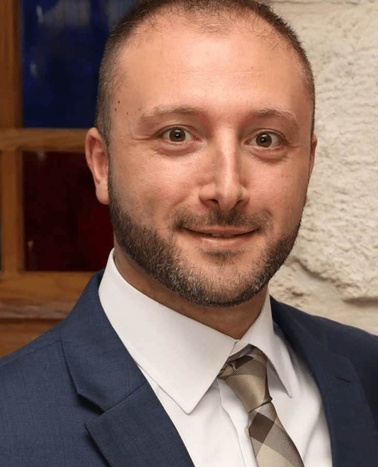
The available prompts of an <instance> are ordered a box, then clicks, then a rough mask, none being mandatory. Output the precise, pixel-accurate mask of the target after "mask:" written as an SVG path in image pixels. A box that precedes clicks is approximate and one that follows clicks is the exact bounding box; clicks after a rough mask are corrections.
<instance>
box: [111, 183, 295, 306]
mask: <svg viewBox="0 0 378 467" xmlns="http://www.w3.org/2000/svg"><path fill="white" fill-rule="evenodd" d="M109 209H110V216H111V221H112V226H113V231H114V235H115V237H116V239H117V242H118V244H119V246H120V248H121V249H122V251H123V253H124V254H125V255H126V256H128V257H130V258H132V259H133V260H134V261H135V263H137V264H138V265H139V266H140V267H141V268H142V269H143V270H144V271H145V272H146V273H147V274H148V275H150V276H151V277H152V278H153V279H155V280H156V281H158V282H160V283H161V284H162V285H163V286H165V287H166V288H167V289H169V290H171V291H172V292H174V293H176V294H178V295H180V296H181V297H182V298H184V299H185V300H187V301H189V302H192V303H195V304H197V305H202V306H207V307H231V306H236V305H240V304H241V303H244V302H247V301H249V300H251V299H252V298H253V297H255V296H256V295H257V294H258V293H259V292H260V291H261V290H262V289H263V288H264V287H265V286H266V285H267V284H268V282H269V281H270V279H271V278H272V277H273V275H274V274H275V273H276V272H277V271H278V269H279V268H280V267H281V265H282V264H283V263H284V261H285V260H286V258H287V256H288V255H289V253H290V252H291V250H292V248H293V246H294V243H295V240H296V238H297V235H298V231H299V228H300V220H299V221H298V223H297V225H296V226H295V227H294V228H293V229H292V231H291V232H289V233H288V234H286V235H285V236H283V237H282V238H281V239H279V240H278V241H276V242H272V243H271V244H269V245H267V246H266V247H265V249H264V251H262V252H261V254H260V257H259V259H258V260H256V261H255V262H254V263H253V264H251V265H250V267H249V269H248V270H247V271H244V272H239V270H238V268H237V261H236V258H235V256H236V254H235V252H234V251H233V250H221V251H219V250H217V251H214V250H208V251H205V252H204V253H205V254H206V255H207V257H208V259H209V264H211V266H212V267H211V269H209V270H208V271H204V270H203V269H202V270H201V268H200V267H198V266H196V264H195V263H194V262H193V263H191V261H190V258H189V257H188V255H185V254H184V252H183V251H182V250H181V249H180V248H179V247H178V246H177V243H176V242H175V240H174V234H175V233H177V232H180V231H183V230H185V229H189V230H194V231H196V230H197V231H201V229H203V228H208V227H210V226H225V227H229V228H230V227H240V228H243V229H245V230H248V231H252V230H253V231H254V234H255V233H256V234H259V233H261V232H262V231H265V232H269V231H272V225H271V224H272V222H271V219H270V216H269V214H268V213H262V214H254V215H253V216H251V215H246V214H243V213H241V212H239V211H237V210H232V211H230V212H229V213H223V212H222V211H219V210H217V209H214V210H212V211H209V212H208V213H207V214H206V215H198V214H192V213H190V212H188V211H185V210H182V211H180V212H178V213H176V215H175V216H174V218H173V220H172V224H171V226H170V228H169V229H167V231H170V232H171V236H170V237H169V238H167V239H166V238H163V237H162V236H161V235H160V233H159V231H158V230H157V229H155V228H153V227H147V226H144V225H140V224H138V222H137V221H136V219H135V218H133V217H132V216H131V215H130V214H129V213H128V212H127V211H126V209H125V208H124V207H122V206H121V205H120V202H119V197H118V196H117V193H116V190H115V188H114V185H113V183H112V178H111V177H110V179H109ZM254 234H253V235H254ZM239 253H240V252H239ZM237 254H238V253H237ZM213 266H215V267H216V269H215V272H214V269H213Z"/></svg>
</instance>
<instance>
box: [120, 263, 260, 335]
mask: <svg viewBox="0 0 378 467" xmlns="http://www.w3.org/2000/svg"><path fill="white" fill-rule="evenodd" d="M115 262H116V266H117V269H118V271H119V272H120V274H121V275H122V277H123V278H124V279H125V280H126V281H127V282H128V283H129V284H131V285H132V286H133V287H135V288H136V289H137V290H139V291H140V292H142V293H143V294H145V295H147V296H148V297H150V298H151V299H153V300H155V301H157V302H158V303H161V304H162V305H164V306H166V307H168V308H170V309H171V310H174V311H176V312H177V313H181V314H182V315H184V316H186V317H188V318H191V319H194V320H195V321H198V322H199V323H202V324H204V325H206V326H209V327H211V328H213V329H215V330H216V331H218V332H221V333H222V334H226V335H227V336H230V337H232V338H234V339H240V338H241V337H243V336H244V334H245V333H246V332H247V330H248V329H249V328H250V327H251V326H252V324H253V323H254V322H255V321H256V319H257V318H258V316H259V314H260V312H261V310H262V307H263V304H264V301H265V297H266V294H267V286H266V287H264V288H263V289H262V290H261V291H260V292H259V293H258V294H257V295H255V296H254V297H253V298H252V299H251V300H249V301H247V302H245V303H241V304H240V305H235V306H225V307H209V306H203V305H198V304H196V303H193V302H190V301H188V300H186V299H185V298H183V297H181V296H180V295H178V294H177V293H174V292H172V291H171V290H169V289H168V288H166V287H165V286H163V285H162V284H161V283H160V282H158V281H156V280H155V279H154V278H153V277H151V276H149V275H146V273H145V272H144V271H141V270H140V267H139V266H138V265H137V264H136V263H135V262H132V261H122V259H120V258H119V256H118V255H115Z"/></svg>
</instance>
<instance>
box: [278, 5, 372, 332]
mask: <svg viewBox="0 0 378 467" xmlns="http://www.w3.org/2000/svg"><path fill="white" fill-rule="evenodd" d="M269 3H270V4H272V5H273V7H274V8H275V10H276V11H277V12H279V13H281V14H282V15H283V16H284V17H285V18H286V19H287V20H288V21H289V22H290V24H292V25H293V26H294V28H295V30H296V31H297V32H298V34H299V36H300V38H301V39H302V42H303V44H304V46H305V48H306V50H307V51H308V54H309V58H310V60H311V62H312V64H313V69H314V73H315V76H316V83H317V94H318V97H317V123H316V133H317V135H318V138H319V145H318V151H317V160H316V166H315V170H314V173H313V178H312V181H311V185H310V190H309V196H308V203H307V206H306V209H305V214H304V218H303V224H302V229H301V233H300V236H299V238H298V241H297V244H296V246H295V248H294V250H293V253H292V255H291V257H290V258H289V259H288V260H287V262H286V264H285V265H284V266H283V267H282V269H281V271H280V272H279V273H278V274H277V277H276V278H275V279H274V280H273V282H272V287H271V292H272V294H273V295H274V296H275V297H276V298H278V299H280V300H283V301H286V302H288V303H290V304H293V305H295V306H298V307H300V308H303V309H305V310H307V311H309V312H311V313H314V314H318V315H323V316H327V317H330V318H332V319H335V320H337V321H341V322H345V323H349V324H352V325H355V326H358V327H362V328H365V329H367V330H369V331H371V332H373V333H376V334H378V190H377V188H378V86H377V85H378V1H375V0H370V1H369V0H349V1H345V0H344V1H343V0H328V1H327V0H323V1H321V0H297V1H295V0H292V1H284V0H276V1H271V2H269Z"/></svg>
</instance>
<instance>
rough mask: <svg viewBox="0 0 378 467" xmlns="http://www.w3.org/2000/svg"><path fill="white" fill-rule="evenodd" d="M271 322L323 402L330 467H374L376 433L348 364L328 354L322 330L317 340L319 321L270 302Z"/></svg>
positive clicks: (377, 452) (349, 363) (355, 376)
mask: <svg viewBox="0 0 378 467" xmlns="http://www.w3.org/2000/svg"><path fill="white" fill-rule="evenodd" d="M272 314H273V319H274V321H275V322H276V323H277V324H278V325H279V326H280V328H281V329H282V331H283V333H284V334H285V337H286V339H287V340H288V341H289V343H290V344H291V345H292V347H293V348H294V350H295V352H297V354H298V355H300V356H301V357H302V358H303V359H304V361H305V362H306V364H307V365H308V367H309V368H310V371H311V372H312V374H313V376H314V379H315V381H316V383H317V385H318V388H319V390H320V393H321V397H322V400H323V406H324V411H325V414H326V418H327V422H328V427H329V432H330V436H331V446H332V458H333V466H334V467H355V466H356V465H358V466H359V467H374V466H375V465H376V462H377V459H378V431H377V427H376V425H375V423H374V420H373V417H372V413H371V410H370V408H369V406H368V403H367V400H366V397H365V394H364V391H363V388H362V386H361V382H360V380H359V378H358V376H357V374H356V372H355V369H354V367H353V365H352V362H351V361H350V360H349V359H348V358H346V357H344V356H342V355H339V354H336V353H334V352H332V351H331V350H330V349H329V346H328V344H327V338H328V336H327V335H326V330H325V328H323V329H324V332H323V334H322V335H321V336H319V338H315V337H314V334H313V333H312V326H314V323H315V326H314V330H318V329H319V324H320V321H321V318H316V317H311V316H309V315H306V314H305V313H302V312H300V311H298V310H295V309H293V308H291V307H288V306H286V305H282V304H279V303H277V302H276V301H275V300H273V299H272Z"/></svg>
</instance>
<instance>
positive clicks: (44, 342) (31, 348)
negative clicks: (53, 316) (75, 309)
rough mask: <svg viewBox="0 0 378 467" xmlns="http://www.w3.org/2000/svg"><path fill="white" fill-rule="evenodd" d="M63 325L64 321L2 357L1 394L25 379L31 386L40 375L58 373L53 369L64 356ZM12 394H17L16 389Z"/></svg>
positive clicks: (0, 371)
mask: <svg viewBox="0 0 378 467" xmlns="http://www.w3.org/2000/svg"><path fill="white" fill-rule="evenodd" d="M61 326H62V323H60V324H58V325H57V326H55V327H54V328H52V329H50V330H49V331H47V332H46V333H44V334H42V335H41V336H40V337H38V338H37V339H35V340H34V341H33V342H31V343H29V344H27V345H26V346H25V347H22V348H21V349H19V350H17V351H15V352H14V353H11V354H9V355H6V356H5V357H2V358H1V359H0V394H1V392H2V391H7V387H20V385H22V382H23V381H25V382H26V381H27V386H28V387H30V386H31V385H32V383H33V380H35V381H37V377H38V375H42V374H44V375H49V374H50V376H52V375H51V373H52V372H53V373H54V374H55V373H56V371H51V370H54V368H57V361H59V360H61V359H62V357H63V355H62V348H61V341H60V329H61ZM49 367H51V368H50V370H49ZM16 384H17V386H16ZM11 394H15V393H14V391H12V392H11V393H10V395H11Z"/></svg>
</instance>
